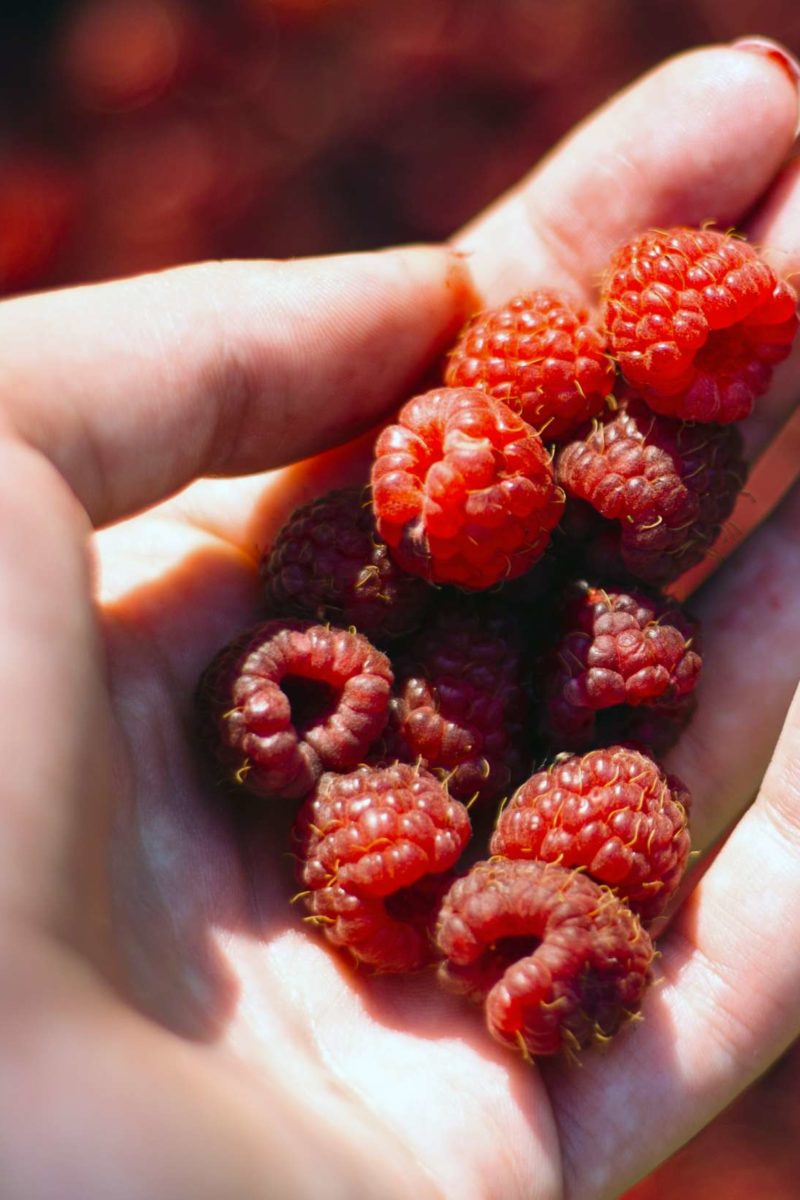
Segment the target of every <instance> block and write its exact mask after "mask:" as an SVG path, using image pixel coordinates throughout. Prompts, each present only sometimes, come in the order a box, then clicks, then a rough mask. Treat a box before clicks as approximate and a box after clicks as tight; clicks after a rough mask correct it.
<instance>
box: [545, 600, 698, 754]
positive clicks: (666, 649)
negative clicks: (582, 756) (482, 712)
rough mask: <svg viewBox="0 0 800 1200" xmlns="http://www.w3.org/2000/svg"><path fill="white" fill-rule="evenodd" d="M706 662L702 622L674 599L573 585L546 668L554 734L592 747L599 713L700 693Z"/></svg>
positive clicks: (553, 739) (560, 742) (569, 743)
mask: <svg viewBox="0 0 800 1200" xmlns="http://www.w3.org/2000/svg"><path fill="white" fill-rule="evenodd" d="M701 666H702V660H701V657H700V654H699V646H698V627H697V624H696V623H695V622H693V621H691V620H690V619H689V617H688V616H687V615H686V614H685V613H684V612H683V610H682V609H681V608H680V606H679V605H678V604H677V603H676V602H675V601H674V600H671V599H669V598H667V597H666V596H660V595H657V594H655V593H653V594H651V593H647V592H645V591H642V590H638V591H637V590H634V589H632V588H628V589H627V590H625V591H622V590H618V589H617V590H613V589H608V590H607V589H605V588H597V587H591V586H590V585H588V584H586V583H577V584H574V585H573V586H572V587H571V588H570V589H568V591H567V593H566V595H565V596H564V599H563V609H562V632H561V636H560V637H559V639H558V641H557V643H556V646H555V649H554V650H553V651H552V653H551V654H550V656H549V661H548V663H547V667H546V682H545V691H546V721H545V724H546V732H547V735H548V740H549V741H550V743H551V744H553V745H554V746H557V747H558V748H559V749H560V750H564V749H572V748H574V749H584V748H589V747H590V745H591V742H592V738H593V737H594V736H595V735H596V728H595V726H596V722H595V719H594V718H595V714H596V713H598V712H600V711H601V710H606V709H610V708H619V707H620V706H625V707H628V708H640V707H642V706H648V705H661V706H664V705H673V706H674V704H675V702H676V701H682V700H684V699H688V698H689V697H691V696H693V694H694V690H695V688H696V686H697V682H698V679H699V676H700V669H701ZM684 708H685V709H686V712H687V715H688V712H689V709H688V706H687V705H684ZM595 744H596V743H595Z"/></svg>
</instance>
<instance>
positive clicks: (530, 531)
mask: <svg viewBox="0 0 800 1200" xmlns="http://www.w3.org/2000/svg"><path fill="white" fill-rule="evenodd" d="M372 494H373V503H374V506H375V515H376V518H377V525H378V531H379V533H380V534H381V537H383V538H384V539H385V540H386V542H388V544H389V546H390V548H391V552H392V554H393V555H394V557H395V559H396V561H397V562H398V563H399V564H400V566H401V567H403V568H404V569H405V570H407V571H410V572H412V574H415V575H421V576H422V577H423V578H425V579H428V580H430V581H431V582H433V583H455V584H458V585H460V586H461V587H464V588H471V589H474V590H481V589H484V588H489V587H492V586H493V585H494V584H496V583H498V582H500V581H502V580H504V579H513V578H515V577H516V576H518V575H521V574H523V572H525V571H527V570H528V568H529V567H531V566H532V565H533V563H535V562H536V560H537V559H538V558H540V557H541V555H542V554H543V553H544V551H545V549H546V547H547V544H548V541H549V539H550V531H551V530H552V529H553V527H554V526H555V525H556V524H557V522H558V519H559V517H560V516H561V511H562V508H563V502H564V501H563V495H562V493H561V491H560V489H559V488H558V487H557V486H556V484H555V481H554V478H553V469H552V465H551V463H550V459H549V456H548V453H547V451H546V449H545V447H544V445H543V443H542V440H541V438H540V437H539V436H538V434H536V433H535V432H534V430H533V429H531V427H530V426H529V425H527V424H526V423H525V422H524V421H523V420H522V419H521V418H520V417H519V416H517V415H516V413H514V412H512V411H511V409H510V408H508V407H507V406H506V405H505V404H503V403H501V402H500V401H499V400H494V399H492V398H491V397H489V396H486V395H484V393H483V392H481V391H478V390H477V389H476V388H439V389H438V390H436V391H432V392H427V393H426V394H425V395H422V396H418V397H416V398H415V399H414V400H411V401H409V403H408V404H406V405H405V406H404V407H403V408H402V409H401V411H400V414H399V416H398V419H397V423H396V424H395V425H391V426H389V427H388V428H387V429H384V430H383V432H382V433H381V434H380V436H379V437H378V441H377V444H376V447H375V462H374V464H373V468H372Z"/></svg>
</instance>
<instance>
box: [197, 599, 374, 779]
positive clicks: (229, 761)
mask: <svg viewBox="0 0 800 1200" xmlns="http://www.w3.org/2000/svg"><path fill="white" fill-rule="evenodd" d="M392 681H393V675H392V669H391V666H390V665H389V660H388V659H387V658H386V656H385V655H384V654H381V653H380V651H378V650H376V649H375V648H374V646H372V645H370V643H369V642H368V641H367V639H366V638H365V637H362V636H361V635H360V634H356V633H348V632H347V631H346V630H343V629H329V628H326V627H325V626H322V625H316V624H314V622H313V621H299V620H290V619H286V620H276V621H267V622H266V623H264V624H262V625H258V626H257V627H256V628H255V629H252V630H249V631H248V632H247V633H245V634H243V635H242V636H241V637H239V638H237V639H236V641H234V642H233V643H232V644H231V645H229V646H226V647H225V648H224V649H223V650H222V651H221V652H220V653H219V654H218V655H217V657H216V658H215V659H214V660H213V662H212V663H211V664H210V666H209V667H208V668H207V669H206V671H205V672H204V674H203V676H202V678H201V680H200V684H199V686H198V693H197V707H198V716H199V721H200V730H201V735H202V736H203V739H204V741H205V743H206V745H207V748H208V749H209V750H210V752H211V753H212V754H213V756H214V757H215V758H216V759H217V761H218V762H219V763H220V764H221V765H222V766H223V767H225V768H226V773H227V774H228V775H229V776H230V777H231V778H232V779H233V780H235V781H236V782H237V783H241V784H243V785H244V786H245V787H246V788H247V790H248V791H251V792H255V793H256V794H257V795H261V796H275V797H285V798H287V799H295V798H298V797H300V796H304V795H306V793H307V792H309V791H310V790H311V788H312V787H313V786H314V784H315V783H316V781H317V779H318V777H319V775H320V773H321V772H322V771H323V770H328V769H330V770H337V771H349V770H350V769H351V768H352V767H354V766H356V765H357V764H358V763H359V762H361V761H362V760H363V759H364V757H365V756H366V754H367V751H368V750H369V748H370V746H371V745H372V743H373V742H374V741H375V739H376V738H378V737H379V736H380V734H381V733H382V731H383V728H384V726H385V724H386V720H387V717H388V711H389V695H390V691H391V686H392Z"/></svg>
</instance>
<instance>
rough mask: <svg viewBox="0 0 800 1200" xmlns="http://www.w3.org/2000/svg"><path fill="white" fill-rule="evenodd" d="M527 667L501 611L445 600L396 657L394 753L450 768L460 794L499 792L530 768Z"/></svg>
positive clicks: (390, 741) (439, 768)
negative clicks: (524, 743)
mask: <svg viewBox="0 0 800 1200" xmlns="http://www.w3.org/2000/svg"><path fill="white" fill-rule="evenodd" d="M522 667H523V663H522V651H521V647H520V645H519V644H518V642H517V640H516V637H515V633H514V630H513V629H512V627H511V626H510V624H509V623H508V622H507V621H504V620H503V618H502V617H493V616H492V615H491V614H490V613H488V612H486V611H481V610H476V611H470V610H463V609H459V608H458V607H457V606H456V605H454V604H450V605H445V606H443V607H442V608H441V609H440V610H439V612H438V613H437V617H436V619H435V621H434V622H433V623H432V624H431V625H430V626H429V628H428V629H426V630H424V631H423V632H422V633H421V634H418V635H417V636H416V638H415V639H414V640H413V641H412V643H411V644H410V646H409V647H408V648H407V650H406V653H405V655H404V656H402V657H399V658H398V659H397V660H395V673H396V676H397V684H396V691H397V695H396V696H395V697H394V698H393V699H392V701H391V705H390V709H391V714H390V718H389V736H388V746H389V749H390V751H391V753H392V754H393V755H394V756H396V757H399V758H401V759H403V760H404V761H406V762H412V763H413V762H417V761H419V762H420V763H421V764H422V765H423V766H425V767H427V768H428V769H429V770H432V771H437V772H438V771H441V772H443V773H445V774H446V776H447V783H448V788H449V790H450V792H451V793H452V795H454V796H456V797H457V798H458V799H460V800H470V799H473V798H475V797H477V798H479V799H481V800H492V799H499V797H500V796H502V795H504V794H505V793H506V792H507V791H508V790H509V787H510V786H511V785H512V784H514V783H516V782H517V781H518V780H519V779H520V778H524V774H525V765H526V763H525V758H524V757H523V754H522V747H521V744H520V743H521V737H522V733H523V729H524V723H525V717H526V708H527V704H526V697H525V693H524V690H523V686H522V673H523V672H522Z"/></svg>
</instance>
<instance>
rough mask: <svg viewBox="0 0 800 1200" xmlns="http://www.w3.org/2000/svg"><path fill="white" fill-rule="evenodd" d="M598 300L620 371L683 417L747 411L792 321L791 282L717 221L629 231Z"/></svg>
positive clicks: (660, 406)
mask: <svg viewBox="0 0 800 1200" xmlns="http://www.w3.org/2000/svg"><path fill="white" fill-rule="evenodd" d="M604 302H605V320H606V325H607V328H608V334H609V344H610V349H611V353H612V354H613V355H614V356H615V358H616V359H617V361H618V362H619V365H620V368H621V370H622V372H623V374H624V375H625V378H626V379H627V380H628V381H629V382H630V383H631V384H633V385H634V386H635V387H636V388H638V389H639V390H640V391H641V392H642V395H643V396H644V397H645V399H646V400H647V403H648V404H649V405H650V406H651V408H653V409H654V410H655V411H656V412H659V413H662V414H664V415H666V416H671V417H681V418H684V419H685V420H690V421H713V422H716V423H718V424H727V423H728V422H730V421H738V420H740V419H741V418H742V417H746V416H748V414H749V413H750V412H751V410H752V408H753V403H754V401H755V399H756V398H757V397H758V396H760V395H762V394H763V393H764V392H765V391H766V390H767V388H768V386H769V383H770V380H771V378H772V371H773V368H774V367H775V365H776V364H777V363H779V362H782V361H783V359H785V358H786V357H787V355H788V354H789V351H790V349H791V345H792V341H793V340H794V336H795V334H796V332H797V325H798V320H797V311H796V310H797V297H796V294H795V292H794V289H793V288H792V287H791V286H790V285H789V284H788V283H785V282H784V281H782V280H780V279H778V277H777V275H776V274H775V272H774V271H773V270H772V268H771V267H770V266H769V265H768V264H767V263H766V262H764V261H763V259H761V258H759V256H758V255H757V253H756V251H755V250H754V249H753V247H752V246H749V245H747V243H746V242H744V241H742V240H741V238H739V237H734V236H731V235H730V234H727V233H721V232H720V231H718V230H714V229H688V228H676V229H669V230H666V231H662V230H650V231H649V232H647V233H644V234H641V235H640V236H639V237H636V238H633V239H632V240H631V241H630V242H627V243H626V244H625V245H624V246H622V247H620V249H619V250H618V251H617V253H616V254H615V256H614V258H613V259H612V262H611V266H610V270H609V276H608V281H607V285H606V288H605V294H604Z"/></svg>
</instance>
